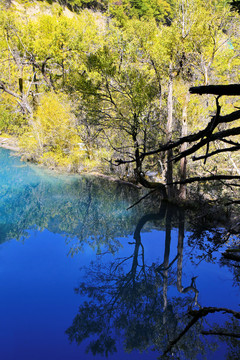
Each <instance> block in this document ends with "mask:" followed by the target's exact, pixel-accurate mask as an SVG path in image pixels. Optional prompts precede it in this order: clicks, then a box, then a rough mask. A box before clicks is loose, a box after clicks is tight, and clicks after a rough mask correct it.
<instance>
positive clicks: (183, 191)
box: [179, 94, 189, 199]
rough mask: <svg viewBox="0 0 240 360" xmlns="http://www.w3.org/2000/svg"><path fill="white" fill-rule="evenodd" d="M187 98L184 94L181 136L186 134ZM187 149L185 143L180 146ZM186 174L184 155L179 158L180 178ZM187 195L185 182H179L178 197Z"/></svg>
mask: <svg viewBox="0 0 240 360" xmlns="http://www.w3.org/2000/svg"><path fill="white" fill-rule="evenodd" d="M188 100H189V94H187V96H186V101H185V104H184V107H183V114H182V134H181V137H184V136H187V105H188ZM185 150H187V143H183V144H182V146H181V152H183V151H185ZM186 175H187V158H186V157H184V158H182V159H181V160H180V180H181V181H184V180H186ZM186 196H187V187H186V185H185V184H180V189H179V197H180V199H186Z"/></svg>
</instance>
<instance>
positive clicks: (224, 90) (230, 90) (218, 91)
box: [189, 84, 240, 96]
mask: <svg viewBox="0 0 240 360" xmlns="http://www.w3.org/2000/svg"><path fill="white" fill-rule="evenodd" d="M189 91H190V93H191V94H199V95H202V94H213V95H219V96H222V95H227V96H238V95H240V85H239V84H232V85H206V86H196V87H191V88H190V89H189Z"/></svg>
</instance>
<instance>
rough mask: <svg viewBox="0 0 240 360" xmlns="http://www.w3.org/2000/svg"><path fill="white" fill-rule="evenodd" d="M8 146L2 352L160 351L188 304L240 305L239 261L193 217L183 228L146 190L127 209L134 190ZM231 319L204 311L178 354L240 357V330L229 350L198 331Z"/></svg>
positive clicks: (0, 220) (61, 355)
mask: <svg viewBox="0 0 240 360" xmlns="http://www.w3.org/2000/svg"><path fill="white" fill-rule="evenodd" d="M9 154H10V153H9V151H7V150H3V149H0V163H1V169H0V243H1V245H0V289H1V294H0V319H1V322H0V356H1V359H4V360H15V359H25V360H28V359H29V360H30V359H31V360H38V359H46V360H48V359H49V360H50V359H51V360H55V359H58V360H59V359H66V360H68V359H69V360H71V359H84V360H85V359H93V358H95V359H103V358H106V356H107V355H108V358H109V359H122V360H124V359H130V358H131V359H149V360H151V359H157V358H161V355H162V353H163V352H164V350H165V349H166V347H167V346H168V344H169V340H174V339H175V338H176V337H177V336H178V335H179V333H181V331H182V330H183V329H184V327H185V326H186V325H187V324H188V323H189V321H190V320H191V316H188V317H187V316H186V313H187V311H188V309H190V308H192V309H199V306H202V307H210V306H211V307H224V308H229V309H232V310H236V311H239V303H240V296H239V283H238V281H237V280H238V279H239V273H237V269H235V273H233V271H232V268H229V267H227V266H220V255H219V253H217V252H213V256H212V253H211V251H210V250H211V249H212V248H214V247H215V244H213V245H212V243H213V241H211V240H210V241H208V240H207V239H206V237H205V238H204V237H203V239H202V238H201V236H200V235H201V234H204V233H203V232H201V231H200V230H199V229H196V228H194V227H193V226H191V225H189V223H188V222H187V221H185V233H184V236H183V226H182V225H183V223H184V216H183V215H184V214H183V213H182V210H180V211H179V209H175V208H172V207H171V208H170V207H169V206H167V205H166V204H162V206H161V208H160V210H159V208H158V207H156V206H154V204H153V200H151V202H150V200H148V202H147V203H146V202H145V203H144V202H142V203H141V204H140V205H138V206H136V207H134V208H133V209H131V210H129V211H126V208H127V207H128V206H129V205H130V204H132V203H134V201H135V200H136V199H137V198H138V197H139V194H138V192H137V191H136V190H133V189H132V188H129V187H122V186H120V185H119V184H109V183H108V182H106V181H104V180H98V181H96V180H94V179H93V178H91V177H83V178H79V177H75V176H63V175H56V174H52V173H50V172H47V171H45V170H42V169H39V168H38V167H35V166H29V165H26V164H24V163H22V162H20V161H19V159H18V158H17V157H11V156H9ZM199 234H200V235H199ZM206 249H208V255H209V256H208V257H205V254H206ZM143 254H144V256H143ZM212 257H216V259H214V260H213V259H212ZM237 276H238V277H237ZM231 320H232V317H229V316H227V315H224V314H222V313H218V312H217V313H214V314H210V315H208V316H207V317H205V318H203V319H202V320H200V321H198V322H197V324H196V325H195V326H194V327H192V328H191V329H190V330H189V331H188V332H187V333H186V334H185V335H184V337H182V339H181V340H180V341H179V342H178V351H175V350H174V352H173V356H172V357H169V358H173V359H177V358H180V359H188V358H189V359H202V358H203V354H205V355H206V356H207V359H227V358H228V357H227V356H229V359H235V358H236V359H237V355H236V354H238V352H237V343H236V340H235V343H234V344H233V348H234V349H235V354H234V353H233V354H232V355H231V352H230V350H229V347H228V346H227V344H226V343H225V342H223V341H222V340H223V338H222V337H221V339H219V338H218V337H216V336H203V335H201V334H200V333H201V331H202V330H203V329H205V330H207V329H211V330H212V329H215V328H216V326H217V325H218V326H220V327H222V328H223V327H224V328H225V329H226V328H229V329H230V330H231V331H234V332H238V333H239V328H238V329H237V327H236V326H237V324H235V328H234V329H233V330H232V328H231V325H226V321H229V322H231ZM216 324H217V325H216ZM230 330H229V332H230ZM70 340H71V341H70ZM217 347H218V348H217ZM210 348H214V349H215V348H217V349H216V351H215V352H212V351H210ZM86 349H88V352H87V353H86ZM139 351H141V353H140V352H139ZM93 354H95V355H93Z"/></svg>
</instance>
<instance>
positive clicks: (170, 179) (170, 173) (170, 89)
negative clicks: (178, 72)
mask: <svg viewBox="0 0 240 360" xmlns="http://www.w3.org/2000/svg"><path fill="white" fill-rule="evenodd" d="M167 113H168V119H167V142H169V141H171V140H172V126H173V76H172V63H170V65H169V82H168V101H167ZM166 182H167V184H172V183H173V168H172V149H169V150H168V151H167V173H166ZM167 194H168V197H169V198H170V199H171V198H172V197H173V185H168V186H167Z"/></svg>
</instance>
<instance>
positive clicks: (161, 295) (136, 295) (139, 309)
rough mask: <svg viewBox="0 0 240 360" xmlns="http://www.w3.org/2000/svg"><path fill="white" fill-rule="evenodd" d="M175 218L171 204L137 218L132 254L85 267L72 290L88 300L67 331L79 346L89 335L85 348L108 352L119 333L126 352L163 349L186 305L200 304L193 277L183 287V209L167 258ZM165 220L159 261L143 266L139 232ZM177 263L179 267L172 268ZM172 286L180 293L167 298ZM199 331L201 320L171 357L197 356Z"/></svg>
mask: <svg viewBox="0 0 240 360" xmlns="http://www.w3.org/2000/svg"><path fill="white" fill-rule="evenodd" d="M173 217H174V214H173V208H172V207H171V206H170V205H169V204H167V203H165V202H162V203H161V207H160V210H159V212H158V213H155V214H154V213H153V214H148V215H144V216H143V217H142V218H141V219H140V220H139V222H138V224H137V226H136V229H135V232H134V236H133V239H134V242H132V243H129V245H130V246H132V245H133V251H132V255H130V256H129V257H126V258H119V259H117V260H115V261H113V262H111V263H110V264H109V265H108V266H106V265H105V266H103V265H102V264H101V262H98V263H97V265H96V264H92V266H91V267H90V268H88V269H86V274H85V278H86V279H87V280H86V282H82V283H81V284H80V286H79V287H78V288H77V289H76V292H77V293H79V294H80V295H81V296H84V297H86V296H87V297H88V301H85V302H84V303H83V304H82V305H80V308H79V312H78V314H77V315H76V316H75V318H74V320H73V324H72V326H70V327H69V328H68V329H67V331H66V333H67V335H68V337H69V339H70V341H76V342H77V343H78V344H80V343H81V342H82V341H83V340H85V339H89V345H88V347H87V351H91V352H92V353H93V354H96V353H100V354H104V355H105V356H107V355H108V354H109V353H112V352H114V351H116V350H117V349H116V339H117V337H118V336H123V338H124V344H125V350H126V351H131V350H133V349H138V350H140V351H144V350H147V349H152V350H157V351H158V352H159V353H163V352H164V350H165V349H166V348H167V346H168V344H169V343H170V342H171V341H173V340H174V339H175V338H176V337H177V336H178V334H179V333H181V331H182V329H184V327H185V326H186V325H187V324H188V322H189V318H190V315H189V314H188V309H189V308H194V306H195V305H198V302H197V297H198V290H197V287H196V278H195V277H194V278H192V279H191V281H190V284H189V285H188V286H186V287H183V285H182V253H183V238H184V214H183V213H182V216H181V218H180V222H179V237H178V254H177V256H176V257H175V259H174V260H173V261H171V262H170V243H171V227H172V219H173ZM163 219H165V224H166V225H165V226H166V231H165V249H164V260H163V263H162V264H155V263H152V264H146V262H145V256H144V245H143V243H142V241H141V230H142V229H143V226H144V225H145V224H146V223H147V222H148V221H153V220H163ZM177 260H178V261H177ZM176 261H177V269H174V264H175V263H176ZM175 285H176V287H177V289H178V291H179V293H180V296H174V297H169V296H168V294H167V292H168V287H169V286H175ZM192 294H193V295H192ZM198 306H199V305H198ZM200 329H201V324H200V323H197V322H196V324H194V326H193V327H191V328H189V331H188V332H187V333H186V335H185V338H184V341H183V340H181V339H180V340H179V341H178V343H177V345H176V346H175V347H174V350H172V353H173V354H174V356H175V357H174V358H184V359H187V358H195V357H196V354H197V353H201V352H202V353H203V352H204V351H205V348H204V344H203V342H202V339H201V338H200V337H199V331H200ZM193 343H194V346H192V345H191V344H193ZM186 344H187V345H186ZM166 356H168V355H166ZM171 356H172V355H171Z"/></svg>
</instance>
